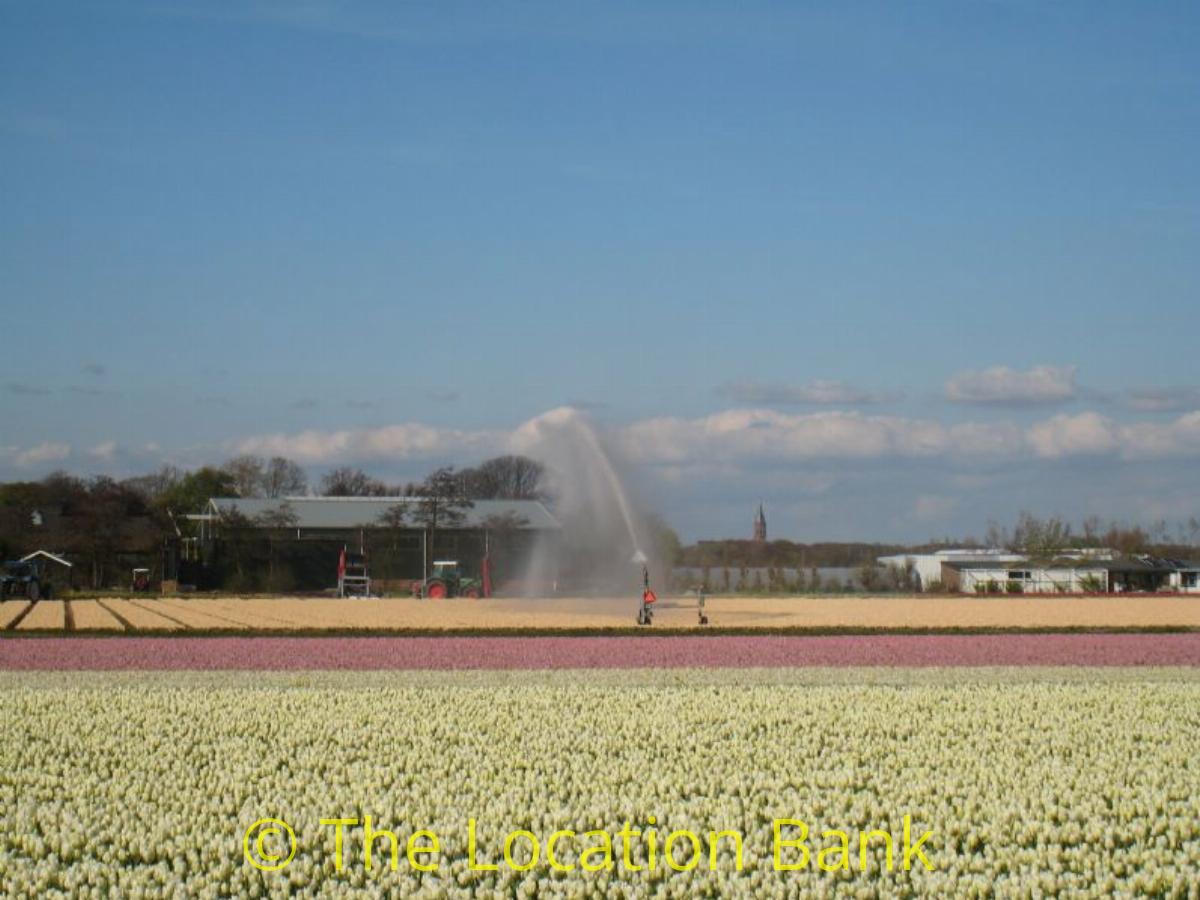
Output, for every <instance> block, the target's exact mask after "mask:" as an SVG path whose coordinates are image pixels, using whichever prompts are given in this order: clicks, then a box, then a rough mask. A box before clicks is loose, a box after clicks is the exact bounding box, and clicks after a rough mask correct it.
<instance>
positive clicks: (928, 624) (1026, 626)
mask: <svg viewBox="0 0 1200 900" xmlns="http://www.w3.org/2000/svg"><path fill="white" fill-rule="evenodd" d="M91 602H99V603H101V606H102V608H103V609H105V610H107V611H108V612H110V613H112V614H113V615H114V616H115V617H116V618H117V620H118V621H119V622H120V624H121V625H123V626H125V627H126V628H127V629H133V630H138V631H145V630H159V631H161V630H180V629H186V630H192V631H203V632H214V633H237V632H246V633H264V632H273V633H303V634H319V633H341V634H360V633H363V634H365V633H372V632H375V633H383V634H387V633H391V634H397V633H401V634H534V633H546V634H584V633H587V634H612V633H617V632H623V633H639V634H640V633H647V634H654V633H658V632H662V631H668V632H689V633H696V634H702V633H713V632H725V633H739V634H741V633H762V634H778V633H809V634H813V633H825V634H828V633H859V632H882V633H903V632H935V633H950V632H979V633H985V632H996V631H1031V632H1037V631H1043V632H1045V631H1054V632H1058V631H1188V630H1200V595H1129V596H1113V597H1028V596H1027V597H988V598H978V597H945V596H932V597H931V596H912V597H903V596H900V597H897V596H889V597H858V596H855V597H845V596H836V597H714V598H711V599H710V600H708V602H707V604H706V606H705V614H706V615H707V616H708V620H709V625H707V626H700V625H699V617H698V608H697V605H696V600H695V598H694V597H682V598H669V599H664V600H662V601H660V602H659V603H658V604H657V605H656V606H655V616H654V623H653V625H652V626H651V627H650V628H638V627H637V625H636V624H635V618H636V613H637V608H638V600H637V599H636V598H629V597H555V598H549V599H523V598H499V599H489V600H466V599H451V600H417V599H413V598H410V597H403V598H388V599H379V598H370V599H334V598H328V597H306V598H302V597H250V598H244V599H243V598H230V597H195V598H187V599H182V598H174V597H172V598H161V599H160V598H137V599H132V598H130V599H121V600H104V601H102V602H101V601H74V603H75V605H74V606H73V607H72V611H73V612H74V613H76V615H75V619H76V628H83V627H85V626H83V625H82V624H81V620H80V619H79V617H78V613H77V610H79V609H81V608H83V607H82V604H84V603H91ZM58 605H59V604H57V603H56V604H55V606H58ZM18 614H19V611H18ZM35 623H36V624H35ZM64 625H65V622H58V623H57V624H53V623H52V622H51V620H49V619H46V618H44V617H43V615H42V614H39V615H37V616H34V617H33V618H32V621H31V622H30V623H26V624H25V625H24V627H22V628H21V629H20V631H21V632H22V633H27V632H30V631H33V630H49V631H52V630H55V629H57V630H61V629H62V628H63V626H64ZM8 627H9V628H10V629H14V628H15V625H14V624H13V623H12V622H11V621H10V623H9V626H8ZM87 627H89V628H90V629H93V630H94V629H97V628H103V627H104V626H103V625H101V624H99V623H97V624H94V625H89V626H87ZM111 627H113V628H114V629H115V627H116V626H111Z"/></svg>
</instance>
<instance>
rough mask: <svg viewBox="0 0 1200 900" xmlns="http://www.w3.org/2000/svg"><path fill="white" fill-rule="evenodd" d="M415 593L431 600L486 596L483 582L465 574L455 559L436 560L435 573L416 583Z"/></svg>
mask: <svg viewBox="0 0 1200 900" xmlns="http://www.w3.org/2000/svg"><path fill="white" fill-rule="evenodd" d="M413 593H414V594H415V595H416V596H418V597H428V598H429V599H431V600H442V599H444V598H446V597H469V598H471V599H472V600H478V599H479V598H480V597H482V596H484V591H483V582H482V581H481V580H480V579H478V578H471V577H470V576H468V575H464V574H463V573H462V571H461V570H460V569H459V568H458V561H457V560H453V559H443V560H437V561H436V562H434V564H433V573H432V574H431V575H430V576H429V577H428V578H426V579H425V580H424V581H423V582H419V583H418V584H416V585H414V586H413Z"/></svg>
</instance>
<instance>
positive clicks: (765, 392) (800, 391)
mask: <svg viewBox="0 0 1200 900" xmlns="http://www.w3.org/2000/svg"><path fill="white" fill-rule="evenodd" d="M717 393H718V394H720V395H721V396H722V397H725V398H726V399H728V400H731V401H733V402H734V403H747V404H751V405H763V406H800V405H805V404H811V405H820V406H865V405H872V404H878V403H891V402H894V401H896V400H900V399H902V398H903V396H904V395H903V393H901V392H900V391H870V390H865V389H863V388H858V387H854V386H853V385H849V384H846V383H845V382H844V381H831V380H828V379H824V378H818V379H816V380H815V381H810V382H808V383H807V384H763V383H761V382H756V381H737V382H733V383H731V384H725V385H722V386H721V387H719V388H717Z"/></svg>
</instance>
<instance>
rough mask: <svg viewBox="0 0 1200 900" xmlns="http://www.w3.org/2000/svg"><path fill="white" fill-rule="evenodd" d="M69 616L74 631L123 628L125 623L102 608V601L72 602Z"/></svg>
mask: <svg viewBox="0 0 1200 900" xmlns="http://www.w3.org/2000/svg"><path fill="white" fill-rule="evenodd" d="M71 615H72V617H73V618H74V620H75V630H76V631H92V630H101V631H104V630H113V629H120V628H124V627H125V623H123V622H122V621H121V620H120V619H119V618H118V617H117V616H114V615H113V614H112V612H111V611H110V610H107V609H105V608H104V602H103V601H102V600H72V601H71Z"/></svg>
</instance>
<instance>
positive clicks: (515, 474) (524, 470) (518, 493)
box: [459, 456, 546, 500]
mask: <svg viewBox="0 0 1200 900" xmlns="http://www.w3.org/2000/svg"><path fill="white" fill-rule="evenodd" d="M545 475H546V469H545V467H544V466H543V465H542V464H541V463H540V462H538V461H537V460H533V459H530V458H529V457H527V456H497V457H495V458H494V459H489V460H485V461H484V462H482V463H480V464H479V465H478V466H475V467H474V468H471V469H464V470H463V471H462V472H460V473H459V476H460V478H461V479H462V481H463V492H464V493H465V494H466V495H467V496H469V497H471V498H472V499H474V500H538V499H541V498H542V497H543V495H544V491H543V487H542V481H543V479H544V478H545Z"/></svg>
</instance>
